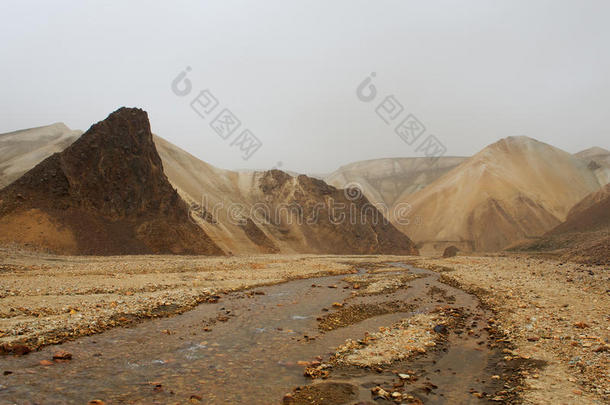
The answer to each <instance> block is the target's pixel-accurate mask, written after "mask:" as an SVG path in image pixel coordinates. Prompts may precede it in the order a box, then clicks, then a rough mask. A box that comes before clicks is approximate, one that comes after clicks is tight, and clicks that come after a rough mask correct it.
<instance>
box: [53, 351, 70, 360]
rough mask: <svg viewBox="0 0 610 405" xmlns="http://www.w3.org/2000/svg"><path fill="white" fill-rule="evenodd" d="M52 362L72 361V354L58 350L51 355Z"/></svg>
mask: <svg viewBox="0 0 610 405" xmlns="http://www.w3.org/2000/svg"><path fill="white" fill-rule="evenodd" d="M53 360H72V353H70V352H66V351H65V350H59V351H57V352H55V353H53Z"/></svg>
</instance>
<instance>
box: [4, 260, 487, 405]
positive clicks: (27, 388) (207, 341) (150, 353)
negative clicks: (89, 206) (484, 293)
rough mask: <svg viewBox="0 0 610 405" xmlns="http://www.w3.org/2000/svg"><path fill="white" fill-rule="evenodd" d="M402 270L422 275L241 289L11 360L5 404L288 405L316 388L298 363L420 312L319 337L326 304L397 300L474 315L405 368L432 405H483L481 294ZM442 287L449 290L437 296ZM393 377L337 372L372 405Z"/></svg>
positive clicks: (387, 317)
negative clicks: (478, 394)
mask: <svg viewBox="0 0 610 405" xmlns="http://www.w3.org/2000/svg"><path fill="white" fill-rule="evenodd" d="M396 265H397V266H401V265H399V264H396ZM397 270H398V271H400V272H409V271H410V272H416V273H419V274H420V275H421V276H422V277H421V278H418V279H415V280H413V281H412V282H410V285H409V288H401V289H399V290H397V291H395V292H393V293H391V294H382V295H376V296H366V297H351V298H350V295H351V292H350V290H348V289H344V288H343V287H345V286H347V284H346V283H344V282H343V281H342V278H343V276H333V277H322V278H317V279H307V280H298V281H292V282H288V283H284V284H280V285H276V286H270V287H264V288H258V289H257V290H256V291H260V292H263V293H264V295H248V294H245V293H232V294H228V295H224V296H222V298H221V300H220V301H219V302H218V303H216V304H203V305H200V306H199V307H197V308H195V309H194V310H192V311H189V312H187V313H184V314H182V315H179V316H175V317H172V318H167V319H159V320H152V321H147V322H144V323H141V324H139V325H137V326H134V327H131V328H119V329H114V330H110V331H107V332H105V333H102V334H100V335H95V336H91V337H85V338H81V339H78V340H76V341H74V342H68V343H65V344H63V345H61V346H59V347H58V346H54V347H49V348H45V349H43V350H41V351H39V352H36V353H31V354H29V355H27V356H24V357H2V358H0V372H6V371H10V372H12V373H10V374H7V375H3V376H0V404H12V403H15V404H83V403H87V401H89V400H93V399H99V400H103V401H105V403H106V404H165V403H172V404H173V403H191V402H190V401H189V400H190V399H191V398H193V400H195V398H201V402H202V403H208V404H232V403H238V404H239V403H242V404H270V403H271V404H273V403H279V402H280V401H281V398H282V397H283V395H284V394H285V393H287V392H289V391H290V390H291V388H292V387H294V386H298V385H306V384H309V383H311V380H309V379H307V378H306V377H304V376H303V367H302V366H299V365H297V364H296V363H297V361H299V360H312V359H313V358H314V357H315V356H318V355H321V356H323V357H324V358H325V359H327V358H328V357H329V355H330V354H331V353H333V352H334V349H335V348H336V347H337V346H338V345H340V344H341V343H343V342H344V341H345V339H347V338H354V339H358V338H360V337H362V335H363V334H364V332H365V331H375V330H376V329H377V328H378V327H380V326H388V325H390V324H392V323H393V322H395V321H397V320H399V319H401V318H405V317H408V316H410V315H412V313H411V312H398V313H391V314H386V315H381V316H376V317H372V318H369V319H366V320H364V321H362V322H359V323H357V324H355V325H350V326H347V327H343V328H339V329H336V330H333V331H330V332H325V333H321V332H319V331H318V322H317V321H316V318H318V317H320V316H323V315H325V314H327V313H328V312H326V311H324V309H327V310H328V311H330V312H332V311H334V309H333V308H332V303H333V302H342V301H345V302H347V303H348V305H354V304H358V303H375V302H388V301H395V300H401V301H404V302H407V303H409V304H413V305H415V306H416V307H417V309H416V310H415V312H418V311H424V312H425V311H429V310H431V309H432V308H434V307H436V306H437V305H439V303H442V304H443V305H446V304H450V305H452V306H455V307H462V308H466V309H467V310H468V312H469V313H470V318H469V320H467V322H469V323H472V322H475V324H473V325H474V326H473V325H469V327H472V329H473V330H474V332H473V333H472V334H471V335H468V334H459V335H458V334H454V333H452V334H450V336H449V344H448V345H447V347H446V349H445V351H439V352H437V353H430V354H429V355H426V356H423V357H420V358H418V359H415V360H413V361H411V362H410V363H405V364H397V365H396V367H397V368H398V370H400V368H401V367H402V368H404V369H413V370H416V372H417V373H418V375H419V376H421V378H420V379H419V380H418V381H417V382H414V383H413V384H412V386H411V387H409V388H410V389H411V392H413V393H414V394H415V395H417V396H418V397H419V398H421V399H422V400H423V401H424V402H425V403H433V404H436V403H448V404H454V403H470V402H473V403H475V402H476V403H480V400H478V399H476V398H474V397H473V396H472V395H471V394H470V393H469V390H472V389H474V390H478V391H483V390H485V389H490V388H493V387H491V386H490V384H491V383H490V381H489V380H490V377H491V375H492V373H493V370H491V369H490V367H491V364H492V363H493V362H492V359H491V356H492V353H490V352H489V350H488V349H487V348H486V345H484V344H481V342H483V341H485V339H486V335H485V332H484V331H483V330H481V329H480V326H483V325H484V323H485V322H484V319H485V317H486V316H487V314H485V313H484V312H483V310H481V309H480V308H478V307H477V304H478V302H477V300H476V299H475V298H474V297H472V296H470V295H468V294H466V293H464V292H462V291H460V290H457V289H454V288H451V287H448V286H446V285H444V284H442V283H440V282H438V280H437V278H438V276H437V274H436V273H432V272H428V271H425V270H420V269H412V268H409V267H408V266H402V267H397ZM312 284H313V285H315V287H314V286H312ZM330 286H337V288H329V287H330ZM433 287H436V288H440V289H442V290H444V291H446V294H445V295H443V294H431V288H433ZM447 297H449V299H448V298H447ZM227 318H228V319H227ZM477 318H479V320H478V322H477V321H476V319H477ZM58 349H61V350H66V351H69V352H70V353H72V354H73V359H72V360H71V361H68V362H63V363H56V364H53V365H52V366H41V365H39V362H40V361H41V360H48V359H50V358H51V356H52V353H53V352H54V351H56V350H58ZM5 374H6V373H5ZM393 379H394V380H395V375H394V374H392V373H388V372H385V373H380V374H378V373H372V372H370V371H359V370H342V371H341V370H339V371H337V373H333V375H332V377H331V380H336V381H347V382H349V383H351V384H354V385H356V386H357V387H359V391H358V392H359V395H360V398H359V399H358V400H368V401H371V400H372V399H373V398H372V396H371V392H370V387H371V386H374V385H375V384H381V383H388V382H389V381H393ZM431 387H435V388H431ZM380 401H381V400H380ZM354 402H357V401H356V400H354ZM381 402H383V401H381Z"/></svg>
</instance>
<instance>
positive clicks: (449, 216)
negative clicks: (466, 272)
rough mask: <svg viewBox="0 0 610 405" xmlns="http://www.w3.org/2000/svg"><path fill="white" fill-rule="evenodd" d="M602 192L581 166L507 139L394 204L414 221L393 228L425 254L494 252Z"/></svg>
mask: <svg viewBox="0 0 610 405" xmlns="http://www.w3.org/2000/svg"><path fill="white" fill-rule="evenodd" d="M599 188H600V182H599V180H598V178H597V176H596V175H595V173H594V171H593V170H591V168H590V167H588V163H587V162H586V161H584V160H582V159H580V158H578V157H575V156H573V155H571V154H569V153H567V152H565V151H562V150H560V149H558V148H555V147H553V146H551V145H548V144H545V143H542V142H539V141H536V140H534V139H531V138H528V137H508V138H505V139H502V140H500V141H498V142H496V143H494V144H492V145H489V146H488V147H486V148H484V149H483V150H481V151H480V152H479V153H477V154H476V155H474V156H472V157H471V158H469V159H468V160H466V161H464V162H463V163H462V164H460V165H459V166H457V167H455V168H454V169H452V170H451V171H449V172H448V173H446V174H445V175H443V176H442V177H440V178H438V179H437V180H436V181H434V182H432V183H431V184H430V185H428V186H427V187H426V188H424V189H422V190H420V191H418V192H416V193H414V194H412V195H410V196H408V197H407V198H405V199H402V200H399V201H398V202H402V203H408V204H410V206H411V211H410V213H409V216H410V217H411V218H416V219H418V220H417V221H416V222H417V223H412V222H411V223H409V224H407V225H397V226H398V227H399V229H401V230H403V231H404V232H408V233H409V235H410V236H411V237H412V238H413V239H414V240H415V241H416V242H417V244H418V246H420V247H421V248H422V251H427V252H437V251H439V250H441V249H444V248H445V247H447V246H449V245H455V246H457V247H458V248H460V249H461V250H463V251H473V250H474V251H496V250H499V249H501V248H503V247H505V246H507V245H509V244H511V243H513V242H515V241H517V240H520V239H524V238H528V237H533V236H540V235H542V234H544V233H545V232H547V231H548V230H550V229H552V228H553V227H555V226H557V225H558V224H559V223H561V222H562V221H563V220H565V219H566V216H567V214H568V211H569V209H570V208H571V207H572V206H574V204H576V203H577V202H579V201H580V200H581V199H582V198H584V197H585V196H586V195H588V194H589V193H591V192H595V191H597V190H599ZM393 220H394V221H395V222H396V221H397V219H396V218H393ZM441 251H442V250H441Z"/></svg>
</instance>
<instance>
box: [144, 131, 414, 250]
mask: <svg viewBox="0 0 610 405" xmlns="http://www.w3.org/2000/svg"><path fill="white" fill-rule="evenodd" d="M155 143H156V144H157V148H158V150H159V154H160V155H161V158H162V160H163V165H164V168H165V172H166V173H167V176H168V178H169V179H170V182H171V183H172V185H173V186H174V187H176V189H177V190H178V192H179V193H180V195H181V196H182V197H183V198H184V199H185V200H186V201H187V202H188V203H189V204H191V205H192V206H193V207H195V208H194V210H193V212H194V214H193V217H194V219H195V220H196V222H197V223H198V224H199V225H200V226H201V227H202V228H203V229H204V230H205V232H206V234H208V235H210V236H211V237H212V239H213V240H214V241H215V243H217V244H218V245H219V246H221V247H222V248H223V250H225V251H226V252H230V253H274V252H282V253H335V254H349V253H352V254H365V253H366V254H368V253H377V254H382V253H386V254H390V253H394V254H417V250H416V249H415V248H414V244H413V242H412V241H411V240H410V239H409V238H408V237H407V236H405V235H404V234H403V233H401V232H399V231H398V230H397V229H396V228H395V227H394V226H393V225H391V224H389V223H385V224H384V221H383V217H382V215H381V214H380V213H379V212H377V210H376V209H374V208H373V207H372V206H371V207H369V205H370V204H368V201H367V200H366V197H364V196H358V197H359V198H355V199H349V198H348V196H346V193H345V192H344V191H343V190H338V189H336V188H335V187H332V186H329V185H327V184H326V183H324V182H323V181H321V180H319V179H315V178H312V177H308V176H304V175H298V176H292V175H290V174H288V173H285V172H282V171H280V170H270V171H262V172H255V171H251V172H247V171H239V172H235V171H230V170H223V169H219V168H216V167H214V166H212V165H209V164H207V163H205V162H203V161H201V160H199V159H197V158H196V157H195V156H193V155H191V154H189V153H188V152H186V151H184V150H182V149H180V148H178V147H177V146H175V145H173V144H171V143H169V142H167V141H166V140H164V139H163V138H160V137H155ZM350 198H351V197H350ZM341 204H343V206H344V207H345V209H343V210H337V212H335V213H334V214H336V215H337V216H340V215H341V214H343V215H345V216H346V217H345V219H344V220H335V219H333V213H332V212H331V209H330V207H332V206H333V205H335V206H340V205H341ZM350 207H352V208H353V209H354V210H355V214H354V215H352V217H350V216H349V215H350V214H351V213H350V211H349V209H350ZM356 216H357V218H356Z"/></svg>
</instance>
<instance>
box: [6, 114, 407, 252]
mask: <svg viewBox="0 0 610 405" xmlns="http://www.w3.org/2000/svg"><path fill="white" fill-rule="evenodd" d="M41 143H44V142H43V141H41ZM51 149H52V148H48V149H47V150H49V151H50V150H51ZM49 154H50V152H49ZM4 161H5V156H4V155H3V154H2V153H0V162H4ZM174 188H175V189H176V190H174ZM341 205H343V207H345V208H344V209H342V210H341V209H339V210H335V208H334V207H337V206H341ZM351 208H353V210H354V211H353V214H352V213H351V212H350V209H351ZM341 215H344V217H343V219H341ZM350 215H351V216H350ZM0 225H2V227H3V229H8V230H9V232H6V233H4V234H3V235H1V236H0V242H2V243H11V242H17V243H26V244H29V245H31V246H35V247H39V248H46V249H49V250H52V251H56V252H61V253H76V254H126V253H194V254H222V253H229V254H231V253H235V254H245V253H276V252H282V253H336V254H417V250H416V249H415V247H414V244H413V242H412V241H411V240H410V239H409V238H408V237H407V236H405V235H404V234H403V233H401V232H399V231H398V230H397V229H396V228H395V227H394V226H393V225H391V224H390V223H388V222H387V221H385V222H384V221H383V217H382V216H381V214H380V213H379V212H378V211H376V210H375V209H374V208H373V207H371V206H370V204H368V201H367V200H366V198H365V197H364V196H357V198H353V197H351V196H350V195H348V194H346V192H344V191H343V190H338V189H336V188H335V187H332V186H329V185H327V184H326V183H324V182H323V181H321V180H318V179H313V178H310V177H307V176H303V175H301V176H291V175H289V174H287V173H284V172H282V171H279V170H272V171H266V172H245V171H240V172H234V171H229V170H222V169H218V168H215V167H213V166H211V165H209V164H207V163H205V162H203V161H201V160H199V159H197V158H196V157H194V156H193V155H190V154H189V153H187V152H185V151H183V150H182V149H180V148H178V147H176V146H175V145H172V144H171V143H169V142H167V141H166V140H164V139H162V138H160V137H156V136H153V135H152V134H151V133H150V125H149V123H148V118H147V115H146V113H145V112H143V111H142V110H139V109H126V108H122V109H120V110H118V111H116V112H114V113H112V114H111V115H110V116H109V117H108V118H107V119H106V120H104V121H102V122H100V123H97V124H95V125H94V126H92V127H91V129H89V131H87V132H86V133H85V134H84V135H83V136H82V137H81V138H79V139H78V140H76V141H75V142H74V143H73V144H72V145H71V146H69V147H68V148H67V149H65V150H64V151H63V152H61V153H58V154H53V155H50V156H48V157H47V158H46V160H44V161H43V162H41V163H39V164H38V165H36V166H35V167H34V168H33V169H31V170H30V171H29V172H27V173H25V174H24V175H23V176H22V177H21V178H19V179H17V180H16V181H15V182H13V183H12V184H11V185H10V186H8V187H6V188H5V189H3V190H0Z"/></svg>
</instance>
